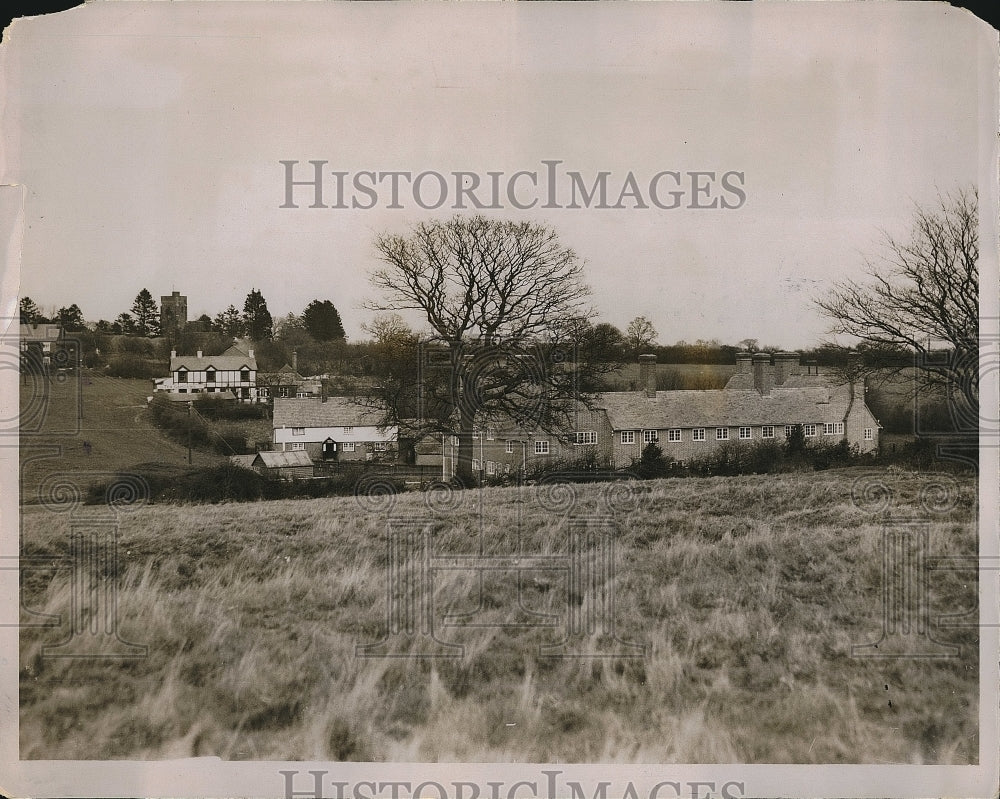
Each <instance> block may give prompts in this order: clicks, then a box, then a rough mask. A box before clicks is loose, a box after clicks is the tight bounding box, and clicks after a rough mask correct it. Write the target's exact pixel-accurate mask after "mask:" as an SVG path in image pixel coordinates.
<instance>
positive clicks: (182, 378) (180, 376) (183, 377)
mask: <svg viewBox="0 0 1000 799" xmlns="http://www.w3.org/2000/svg"><path fill="white" fill-rule="evenodd" d="M187 381H188V373H187V372H186V371H185V370H184V369H181V370H180V371H179V372H178V373H177V382H178V383H186V382H187Z"/></svg>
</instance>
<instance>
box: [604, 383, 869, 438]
mask: <svg viewBox="0 0 1000 799" xmlns="http://www.w3.org/2000/svg"><path fill="white" fill-rule="evenodd" d="M597 404H598V405H599V406H601V407H603V408H604V409H606V410H607V413H608V419H609V420H610V422H611V427H612V428H613V429H615V430H654V429H655V430H663V429H668V428H683V427H689V428H690V427H737V426H739V425H784V424H805V423H823V422H828V423H829V422H842V421H844V420H845V418H846V417H847V410H848V407H849V405H850V391H849V390H848V387H847V386H841V387H831V386H810V387H803V388H786V387H784V386H782V387H779V388H774V389H772V390H771V393H770V394H769V395H767V396H762V395H761V394H760V393H759V392H757V391H754V390H752V389H751V390H742V389H724V390H718V389H716V390H708V391H657V392H656V396H655V397H647V396H646V395H645V394H643V393H642V392H636V391H628V392H626V391H616V392H609V393H606V394H602V395H600V396H599V397H598V402H597Z"/></svg>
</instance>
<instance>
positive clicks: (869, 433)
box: [864, 427, 875, 441]
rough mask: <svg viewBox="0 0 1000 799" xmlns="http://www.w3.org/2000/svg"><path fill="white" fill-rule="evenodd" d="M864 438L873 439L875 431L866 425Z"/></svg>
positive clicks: (866, 439)
mask: <svg viewBox="0 0 1000 799" xmlns="http://www.w3.org/2000/svg"><path fill="white" fill-rule="evenodd" d="M864 438H865V441H874V440H875V431H874V430H873V429H872V428H871V427H866V428H865V434H864Z"/></svg>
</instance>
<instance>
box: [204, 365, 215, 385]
mask: <svg viewBox="0 0 1000 799" xmlns="http://www.w3.org/2000/svg"><path fill="white" fill-rule="evenodd" d="M205 382H206V383H214V382H215V370H214V369H213V368H212V367H211V366H209V367H208V369H206V370H205Z"/></svg>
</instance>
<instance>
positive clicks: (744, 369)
mask: <svg viewBox="0 0 1000 799" xmlns="http://www.w3.org/2000/svg"><path fill="white" fill-rule="evenodd" d="M752 357H753V356H751V355H750V353H749V352H742V351H741V352H737V353H736V374H738V375H748V374H750V372H751V371H752V370H751V368H750V361H751V359H752Z"/></svg>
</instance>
